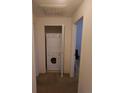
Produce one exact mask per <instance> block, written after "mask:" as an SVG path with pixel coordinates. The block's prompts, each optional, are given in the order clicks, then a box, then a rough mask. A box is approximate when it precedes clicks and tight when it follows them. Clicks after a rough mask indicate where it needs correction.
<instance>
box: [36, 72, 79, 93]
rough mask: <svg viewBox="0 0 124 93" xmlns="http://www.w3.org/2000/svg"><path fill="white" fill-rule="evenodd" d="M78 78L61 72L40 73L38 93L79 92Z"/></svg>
mask: <svg viewBox="0 0 124 93" xmlns="http://www.w3.org/2000/svg"><path fill="white" fill-rule="evenodd" d="M77 88H78V80H77V78H70V77H69V75H67V74H64V77H63V78H61V77H60V74H59V73H47V74H40V75H39V77H38V78H37V93H77Z"/></svg>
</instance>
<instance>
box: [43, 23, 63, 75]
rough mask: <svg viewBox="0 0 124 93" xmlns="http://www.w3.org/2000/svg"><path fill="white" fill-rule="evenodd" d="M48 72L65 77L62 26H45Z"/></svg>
mask: <svg viewBox="0 0 124 93" xmlns="http://www.w3.org/2000/svg"><path fill="white" fill-rule="evenodd" d="M45 46H46V48H45V51H46V71H47V72H59V73H61V76H63V68H64V67H63V66H64V65H63V59H64V56H63V55H64V54H63V53H64V52H63V51H64V29H63V26H62V25H54V26H53V25H46V26H45Z"/></svg>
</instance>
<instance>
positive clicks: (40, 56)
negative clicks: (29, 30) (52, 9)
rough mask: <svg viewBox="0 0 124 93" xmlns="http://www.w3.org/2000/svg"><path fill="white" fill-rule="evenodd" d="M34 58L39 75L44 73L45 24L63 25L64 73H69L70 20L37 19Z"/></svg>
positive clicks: (60, 18) (56, 18)
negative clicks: (35, 57) (37, 65)
mask: <svg viewBox="0 0 124 93" xmlns="http://www.w3.org/2000/svg"><path fill="white" fill-rule="evenodd" d="M34 21H35V22H34V23H35V39H36V43H35V44H36V56H37V61H38V64H39V73H45V72H46V69H45V61H46V59H45V37H44V36H45V33H44V25H45V24H63V25H64V26H65V50H64V73H70V60H71V56H70V55H71V32H72V18H70V17H37V18H36V19H35V20H34Z"/></svg>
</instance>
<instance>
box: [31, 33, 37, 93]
mask: <svg viewBox="0 0 124 93" xmlns="http://www.w3.org/2000/svg"><path fill="white" fill-rule="evenodd" d="M34 43H35V41H34V32H32V93H36V69H35V64H36V63H35V44H34Z"/></svg>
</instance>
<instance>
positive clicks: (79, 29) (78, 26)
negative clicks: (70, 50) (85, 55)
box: [76, 19, 83, 55]
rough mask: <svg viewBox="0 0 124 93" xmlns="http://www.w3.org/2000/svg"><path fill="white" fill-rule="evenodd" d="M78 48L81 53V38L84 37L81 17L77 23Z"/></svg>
mask: <svg viewBox="0 0 124 93" xmlns="http://www.w3.org/2000/svg"><path fill="white" fill-rule="evenodd" d="M76 29H77V32H76V49H78V51H79V52H78V53H79V55H80V51H81V39H82V29H83V20H82V19H80V20H79V21H78V22H77V23H76Z"/></svg>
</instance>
